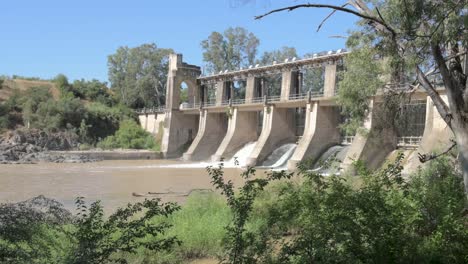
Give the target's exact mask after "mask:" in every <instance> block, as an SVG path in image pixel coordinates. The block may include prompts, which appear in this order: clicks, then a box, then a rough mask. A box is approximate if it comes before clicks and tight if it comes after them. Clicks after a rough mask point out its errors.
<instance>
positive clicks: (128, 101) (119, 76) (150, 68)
mask: <svg viewBox="0 0 468 264" xmlns="http://www.w3.org/2000/svg"><path fill="white" fill-rule="evenodd" d="M172 52H173V51H172V50H171V49H162V48H158V47H157V46H156V44H154V43H152V44H143V45H141V46H138V47H135V48H129V47H126V46H125V47H120V48H118V49H117V51H116V53H115V54H112V55H110V56H109V57H108V62H107V65H108V69H109V80H110V82H111V89H112V90H114V91H115V94H116V96H117V97H118V98H119V99H120V100H121V102H122V103H124V104H125V105H127V106H129V107H132V108H141V107H153V106H160V105H163V104H164V100H165V93H166V87H165V85H166V80H167V71H168V55H169V54H170V53H172Z"/></svg>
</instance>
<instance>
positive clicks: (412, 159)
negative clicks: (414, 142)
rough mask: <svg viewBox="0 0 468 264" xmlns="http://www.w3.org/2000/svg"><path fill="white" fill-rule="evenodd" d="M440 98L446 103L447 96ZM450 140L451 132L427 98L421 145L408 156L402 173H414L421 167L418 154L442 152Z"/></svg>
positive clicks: (429, 98)
mask: <svg viewBox="0 0 468 264" xmlns="http://www.w3.org/2000/svg"><path fill="white" fill-rule="evenodd" d="M441 97H442V100H444V101H445V103H448V98H447V95H441ZM451 138H454V135H453V132H452V131H451V130H450V128H449V127H448V126H447V124H446V123H445V121H444V120H443V119H442V117H441V116H440V114H439V112H438V111H437V108H436V107H435V105H434V103H433V102H432V100H431V97H430V96H428V97H427V101H426V123H425V126H424V133H423V136H422V139H421V143H420V144H419V147H418V149H417V150H416V151H413V152H412V153H411V154H410V155H409V157H408V162H407V164H405V168H404V170H403V173H404V174H409V173H410V172H412V171H415V170H416V169H417V168H418V167H419V166H421V165H423V164H422V163H421V162H420V161H419V158H418V155H417V154H418V153H421V154H423V153H431V152H434V151H437V152H441V151H444V150H445V149H447V148H448V147H449V146H450V145H451V142H450V139H451Z"/></svg>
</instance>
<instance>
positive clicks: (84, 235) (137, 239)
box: [67, 197, 180, 264]
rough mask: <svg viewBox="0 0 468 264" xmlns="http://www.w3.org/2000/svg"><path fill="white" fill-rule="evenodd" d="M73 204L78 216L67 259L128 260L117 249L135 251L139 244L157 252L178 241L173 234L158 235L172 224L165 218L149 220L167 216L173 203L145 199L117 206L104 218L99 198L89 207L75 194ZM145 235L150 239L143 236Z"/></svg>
mask: <svg viewBox="0 0 468 264" xmlns="http://www.w3.org/2000/svg"><path fill="white" fill-rule="evenodd" d="M76 205H77V211H78V219H77V221H76V223H75V226H76V229H74V230H73V232H72V233H71V236H72V239H73V240H74V241H73V242H74V245H75V247H74V250H73V254H71V255H70V256H69V260H68V261H67V262H68V263H74V264H79V263H90V264H100V263H109V262H114V263H127V261H126V259H124V258H123V257H121V256H118V255H116V253H132V254H135V253H137V249H139V248H145V249H147V250H151V251H153V252H157V251H161V250H168V249H170V248H171V247H172V246H173V245H176V244H179V243H180V242H179V240H178V239H177V238H175V237H164V238H160V236H161V234H163V233H164V232H165V231H166V230H167V229H168V228H170V227H171V226H170V225H169V224H168V223H167V222H165V221H161V222H159V223H158V222H155V221H150V220H151V219H153V218H154V217H157V216H162V217H165V218H167V217H168V216H170V215H171V214H172V213H173V212H175V211H177V210H179V209H180V208H179V206H177V205H176V204H174V203H161V201H160V200H159V199H153V200H145V201H144V202H139V203H135V204H129V205H127V207H125V208H120V209H118V210H117V211H116V212H115V213H113V214H112V215H110V216H109V217H108V218H107V219H105V218H104V211H103V208H102V206H101V204H100V202H99V201H98V202H94V203H92V204H91V206H90V207H89V208H88V207H87V206H86V204H85V202H84V200H83V198H82V197H78V198H77V200H76ZM148 237H151V238H152V239H144V238H148Z"/></svg>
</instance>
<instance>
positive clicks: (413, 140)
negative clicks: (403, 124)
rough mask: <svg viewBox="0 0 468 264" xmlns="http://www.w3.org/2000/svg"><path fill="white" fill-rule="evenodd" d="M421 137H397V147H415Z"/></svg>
mask: <svg viewBox="0 0 468 264" xmlns="http://www.w3.org/2000/svg"><path fill="white" fill-rule="evenodd" d="M421 139H422V137H415V136H409V137H398V143H397V147H400V148H417V147H418V146H419V144H420V143H421Z"/></svg>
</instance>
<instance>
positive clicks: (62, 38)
mask: <svg viewBox="0 0 468 264" xmlns="http://www.w3.org/2000/svg"><path fill="white" fill-rule="evenodd" d="M302 2H307V1H294V0H203V1H193V0H192V1H189V0H171V1H161V0H127V1H125V0H93V1H91V0H80V1H63V0H41V1H37V0H14V1H4V2H3V3H2V4H1V15H0V32H1V37H0V75H13V74H16V75H22V76H35V77H41V78H51V77H53V76H55V75H57V74H58V73H63V74H65V75H67V76H68V77H69V78H70V79H72V80H74V79H81V78H85V79H92V78H95V79H99V80H101V81H107V56H108V55H109V54H112V53H114V52H115V50H116V49H117V48H118V47H119V46H130V47H133V46H138V45H140V44H143V43H151V42H154V43H156V44H157V45H158V46H159V47H164V48H173V49H174V50H175V51H177V52H178V53H182V54H183V55H184V61H186V62H188V63H191V64H197V65H202V64H203V59H202V50H201V48H200V42H201V41H202V40H203V39H205V38H206V37H207V36H208V35H209V34H210V33H211V32H212V31H220V32H222V31H224V29H226V28H228V27H230V26H233V27H235V26H241V27H245V28H246V29H248V30H249V31H251V32H253V33H254V34H255V35H256V36H257V37H258V38H259V39H260V53H261V52H263V51H268V50H273V49H278V48H280V47H282V46H293V47H296V49H297V50H298V52H299V54H304V53H308V52H319V51H323V50H330V49H339V48H343V47H344V42H345V40H344V39H340V38H330V36H334V35H346V32H347V31H348V30H349V29H351V28H352V27H353V26H354V22H355V21H356V19H355V18H354V17H353V16H351V15H348V14H335V15H334V16H333V17H332V18H331V19H330V20H329V21H328V22H327V23H326V24H325V26H324V27H323V28H322V29H321V31H320V32H318V33H317V32H316V28H317V25H318V24H319V23H320V21H321V20H322V19H323V18H324V17H325V16H326V15H327V14H328V13H329V11H328V10H325V9H320V10H318V9H310V8H308V9H303V10H298V11H294V12H289V13H288V12H285V13H280V14H274V15H272V16H270V17H266V18H264V19H262V20H254V19H253V17H254V16H255V15H258V14H262V13H264V12H266V11H268V10H270V9H273V8H277V7H283V6H287V5H291V4H298V3H302ZM321 2H322V3H325V2H326V3H330V4H342V2H344V1H343V0H342V1H325V0H324V1H321Z"/></svg>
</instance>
